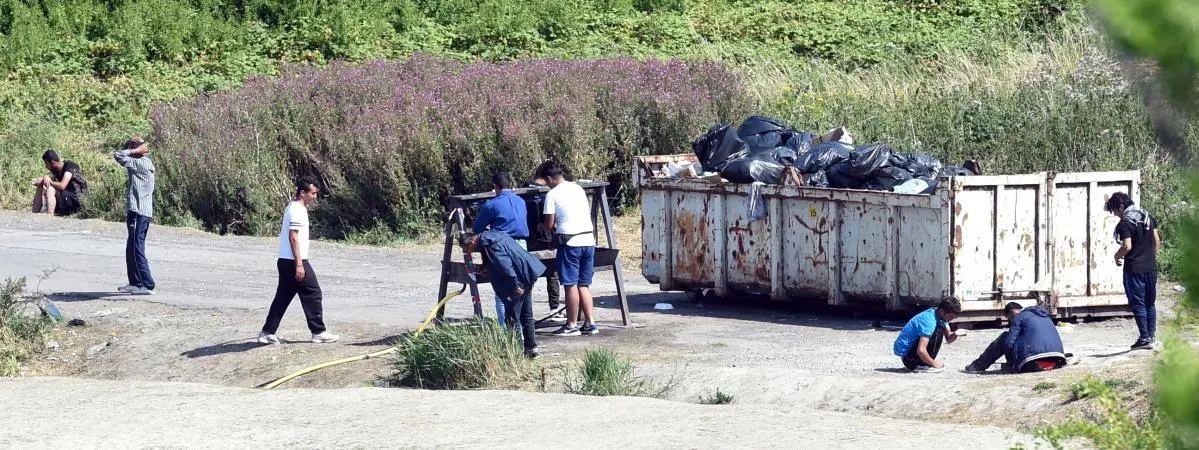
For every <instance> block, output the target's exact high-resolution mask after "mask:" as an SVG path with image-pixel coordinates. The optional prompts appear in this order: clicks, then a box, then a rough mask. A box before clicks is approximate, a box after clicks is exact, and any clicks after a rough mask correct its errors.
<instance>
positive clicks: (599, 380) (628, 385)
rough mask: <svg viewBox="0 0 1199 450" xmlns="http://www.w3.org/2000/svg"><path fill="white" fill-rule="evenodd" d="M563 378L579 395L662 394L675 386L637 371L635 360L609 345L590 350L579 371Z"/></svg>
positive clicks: (570, 389) (569, 390)
mask: <svg viewBox="0 0 1199 450" xmlns="http://www.w3.org/2000/svg"><path fill="white" fill-rule="evenodd" d="M564 378H565V379H564V383H563V384H564V385H565V386H566V392H569V393H571V394H579V395H595V396H612V395H616V396H630V397H658V398H660V397H663V396H665V395H666V394H667V393H669V392H670V390H671V389H672V388H673V387H674V385H673V383H671V382H668V383H664V384H658V383H656V382H655V381H654V380H652V379H650V378H647V377H644V376H640V375H637V374H636V369H635V368H634V367H633V362H632V361H630V360H629V359H628V358H627V357H625V356H622V355H620V354H618V353H616V352H615V351H613V350H611V349H606V348H601V349H595V350H587V351H586V352H585V353H584V354H583V360H582V364H581V365H580V367H579V369H578V372H577V374H574V375H571V374H570V373H569V372H568V373H566V375H565V377H564Z"/></svg>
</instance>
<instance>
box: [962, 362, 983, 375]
mask: <svg viewBox="0 0 1199 450" xmlns="http://www.w3.org/2000/svg"><path fill="white" fill-rule="evenodd" d="M962 372H966V373H972V374H980V373H983V372H986V370H984V369H979V368H977V367H974V364H971V365H968V366H966V368H965V369H962Z"/></svg>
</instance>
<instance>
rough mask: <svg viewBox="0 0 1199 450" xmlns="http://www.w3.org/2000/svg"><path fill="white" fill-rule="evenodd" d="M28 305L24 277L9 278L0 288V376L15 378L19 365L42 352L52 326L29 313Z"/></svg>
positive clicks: (52, 324)
mask: <svg viewBox="0 0 1199 450" xmlns="http://www.w3.org/2000/svg"><path fill="white" fill-rule="evenodd" d="M29 304H30V300H29V299H28V298H27V297H26V296H25V279H24V278H19V279H11V278H9V279H6V280H5V281H4V285H3V286H0V377H11V376H16V375H17V374H19V373H20V370H21V364H22V363H24V362H25V361H26V360H28V359H29V358H30V357H32V356H33V355H36V354H39V353H41V352H43V351H45V350H46V336H47V334H48V333H49V332H50V330H51V329H52V328H53V326H54V323H53V322H52V321H51V320H50V319H49V318H46V317H43V316H42V315H40V314H38V313H37V312H31V311H30V310H29V308H28V306H29Z"/></svg>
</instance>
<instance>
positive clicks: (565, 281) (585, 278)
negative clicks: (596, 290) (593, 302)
mask: <svg viewBox="0 0 1199 450" xmlns="http://www.w3.org/2000/svg"><path fill="white" fill-rule="evenodd" d="M594 273H595V247H569V246H562V247H558V282H559V283H560V284H562V285H563V286H578V287H589V286H591V275H593V274H594Z"/></svg>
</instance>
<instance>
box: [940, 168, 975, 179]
mask: <svg viewBox="0 0 1199 450" xmlns="http://www.w3.org/2000/svg"><path fill="white" fill-rule="evenodd" d="M941 175H943V176H947V177H972V176H974V175H976V174H975V173H974V172H973V171H971V170H970V169H967V168H965V167H962V166H948V167H946V168H945V170H944V171H942V172H941Z"/></svg>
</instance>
